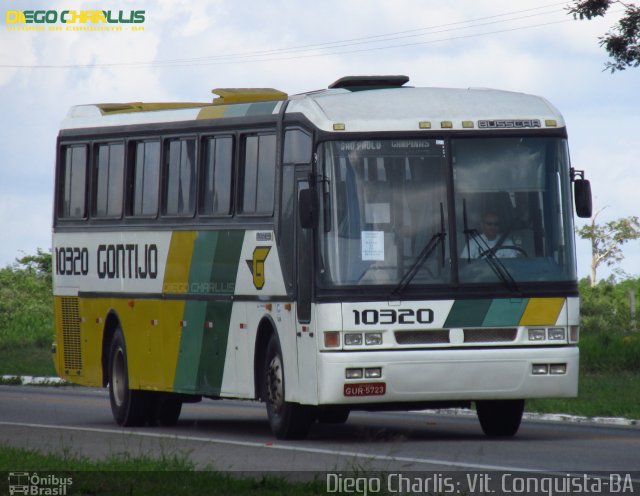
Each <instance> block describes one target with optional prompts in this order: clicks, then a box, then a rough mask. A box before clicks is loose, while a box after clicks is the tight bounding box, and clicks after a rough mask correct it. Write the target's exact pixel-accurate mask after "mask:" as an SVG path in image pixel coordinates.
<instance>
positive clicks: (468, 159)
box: [452, 138, 576, 283]
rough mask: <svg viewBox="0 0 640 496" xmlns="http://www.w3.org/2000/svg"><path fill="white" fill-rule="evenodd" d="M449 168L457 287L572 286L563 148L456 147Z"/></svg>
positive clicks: (526, 141)
mask: <svg viewBox="0 0 640 496" xmlns="http://www.w3.org/2000/svg"><path fill="white" fill-rule="evenodd" d="M452 162H453V175H454V192H455V195H454V197H455V209H456V225H457V232H456V234H457V245H458V270H459V279H460V282H461V283H487V282H497V281H500V279H504V277H503V276H501V275H500V273H499V272H500V271H499V270H496V264H498V265H500V266H502V267H504V269H505V271H506V273H507V275H508V277H509V279H511V278H512V279H513V280H514V281H516V282H535V281H559V280H568V281H569V280H573V279H575V277H576V274H575V260H574V256H573V253H574V248H573V223H572V217H571V203H570V198H571V196H570V189H569V187H570V184H569V164H568V154H567V148H566V143H565V141H564V140H562V139H558V138H489V139H487V138H484V139H456V140H452ZM496 259H497V260H496Z"/></svg>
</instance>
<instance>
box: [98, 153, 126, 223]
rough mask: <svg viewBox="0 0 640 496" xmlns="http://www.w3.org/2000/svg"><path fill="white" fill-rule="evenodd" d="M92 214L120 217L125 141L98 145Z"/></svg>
mask: <svg viewBox="0 0 640 496" xmlns="http://www.w3.org/2000/svg"><path fill="white" fill-rule="evenodd" d="M94 168H95V176H94V177H95V181H94V184H93V209H92V215H94V216H96V217H111V218H120V217H121V216H122V196H123V195H122V186H123V179H124V143H104V144H100V145H98V146H97V153H96V158H95V164H94Z"/></svg>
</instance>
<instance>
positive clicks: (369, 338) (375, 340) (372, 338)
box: [364, 332, 382, 346]
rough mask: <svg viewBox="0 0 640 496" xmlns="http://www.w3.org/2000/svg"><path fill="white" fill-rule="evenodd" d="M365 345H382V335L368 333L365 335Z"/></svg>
mask: <svg viewBox="0 0 640 496" xmlns="http://www.w3.org/2000/svg"><path fill="white" fill-rule="evenodd" d="M364 342H365V344H368V345H372V346H375V345H377V344H382V333H380V332H368V333H366V334H365V335H364Z"/></svg>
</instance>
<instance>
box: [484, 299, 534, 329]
mask: <svg viewBox="0 0 640 496" xmlns="http://www.w3.org/2000/svg"><path fill="white" fill-rule="evenodd" d="M528 302H529V299H528V298H499V299H495V300H493V301H492V302H491V306H490V307H489V311H488V312H487V315H486V316H485V318H484V320H483V321H482V326H483V327H502V326H517V325H518V323H519V322H520V318H521V317H522V314H523V313H524V309H525V308H526V306H527V303H528Z"/></svg>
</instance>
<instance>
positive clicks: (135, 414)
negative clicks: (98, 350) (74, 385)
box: [108, 327, 151, 427]
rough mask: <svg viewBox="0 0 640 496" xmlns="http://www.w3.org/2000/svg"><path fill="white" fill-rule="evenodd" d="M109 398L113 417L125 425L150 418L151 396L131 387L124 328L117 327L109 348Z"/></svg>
mask: <svg viewBox="0 0 640 496" xmlns="http://www.w3.org/2000/svg"><path fill="white" fill-rule="evenodd" d="M108 377H109V400H110V402H111V411H112V413H113V418H114V419H115V421H116V422H117V423H118V425H121V426H123V427H133V426H140V425H144V424H146V423H147V420H148V419H149V413H150V406H151V401H150V400H151V398H150V396H149V395H148V394H147V392H146V391H139V390H133V389H129V367H128V364H127V349H126V346H125V342H124V335H123V333H122V329H120V328H119V327H118V328H117V329H116V331H115V333H114V334H113V338H112V340H111V346H110V348H109V375H108Z"/></svg>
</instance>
